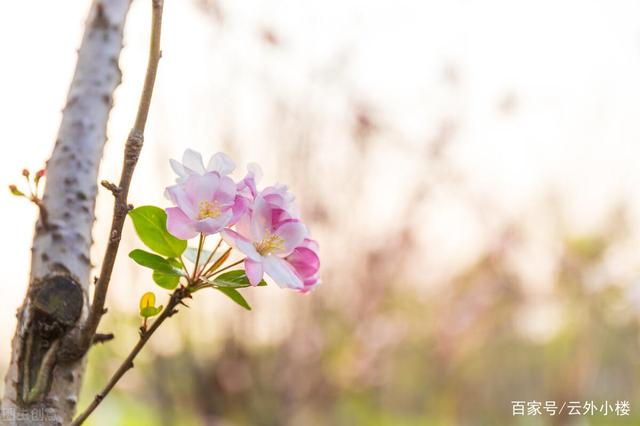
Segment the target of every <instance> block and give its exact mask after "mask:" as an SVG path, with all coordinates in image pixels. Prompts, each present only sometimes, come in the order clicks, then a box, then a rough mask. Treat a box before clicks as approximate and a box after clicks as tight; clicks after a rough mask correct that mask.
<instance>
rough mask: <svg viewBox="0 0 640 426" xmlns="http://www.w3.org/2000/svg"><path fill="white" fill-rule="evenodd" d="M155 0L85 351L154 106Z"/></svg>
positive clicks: (158, 5) (159, 4)
mask: <svg viewBox="0 0 640 426" xmlns="http://www.w3.org/2000/svg"><path fill="white" fill-rule="evenodd" d="M151 3H152V18H151V20H152V23H151V43H150V46H149V62H148V64H147V74H146V76H145V81H144V87H143V89H142V94H141V96H140V104H139V105H138V113H137V115H136V120H135V123H134V125H133V128H132V129H131V132H130V133H129V137H128V138H127V142H126V145H125V152H124V164H123V167H122V175H121V176H120V183H119V184H118V186H117V188H113V187H112V188H109V189H110V190H111V192H112V193H113V194H114V196H115V202H114V208H113V221H112V223H111V231H110V232H109V242H108V245H107V249H106V251H105V254H104V259H103V261H102V267H101V270H100V275H99V277H98V281H97V283H96V288H95V292H94V294H93V302H92V304H91V310H90V312H89V316H88V318H87V320H86V322H85V323H84V326H83V327H82V329H81V331H80V336H79V342H77V346H78V349H79V353H82V354H84V352H86V351H87V350H88V349H89V347H90V346H91V342H92V341H93V336H94V334H95V333H96V330H97V329H98V324H99V323H100V319H101V318H102V315H103V312H104V303H105V300H106V296H107V290H108V289H109V281H110V280H111V273H112V271H113V265H114V263H115V260H116V255H117V254H118V247H119V245H120V238H121V235H122V227H123V226H124V222H125V219H126V217H127V213H128V211H129V207H128V204H127V195H128V194H129V185H130V184H131V177H132V176H133V171H134V169H135V167H136V163H137V162H138V157H139V156H140V150H141V149H142V144H143V141H144V129H145V126H146V123H147V116H148V115H149V107H150V105H151V97H152V94H153V86H154V83H155V80H156V73H157V70H158V62H159V61H160V56H161V51H160V34H161V29H162V8H163V0H151Z"/></svg>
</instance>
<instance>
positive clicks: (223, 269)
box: [210, 259, 244, 276]
mask: <svg viewBox="0 0 640 426" xmlns="http://www.w3.org/2000/svg"><path fill="white" fill-rule="evenodd" d="M242 262H244V259H240V260H238V261H237V262H233V263H232V264H230V265H227V266H225V267H224V268H222V269H218V270H217V271H213V272H212V273H211V275H210V276H214V275H217V274H219V273H220V272H224V271H226V270H227V269H229V268H233V267H234V266H236V265H239V264H241V263H242Z"/></svg>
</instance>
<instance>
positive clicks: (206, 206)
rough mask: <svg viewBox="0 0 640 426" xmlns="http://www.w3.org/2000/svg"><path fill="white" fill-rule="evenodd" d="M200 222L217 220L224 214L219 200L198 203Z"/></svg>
mask: <svg viewBox="0 0 640 426" xmlns="http://www.w3.org/2000/svg"><path fill="white" fill-rule="evenodd" d="M198 208H199V211H198V220H202V219H207V218H212V219H215V218H217V217H218V216H220V214H221V213H222V209H221V208H220V203H218V201H217V200H214V201H213V202H211V201H206V200H204V201H200V202H199V203H198Z"/></svg>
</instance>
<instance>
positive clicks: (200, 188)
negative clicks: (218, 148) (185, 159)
mask: <svg viewBox="0 0 640 426" xmlns="http://www.w3.org/2000/svg"><path fill="white" fill-rule="evenodd" d="M219 184H220V175H219V174H218V173H215V172H211V173H207V174H205V175H202V176H200V175H192V176H190V177H189V179H188V180H187V181H186V182H185V185H184V190H185V192H186V193H187V194H188V195H189V198H190V199H191V201H192V203H193V204H194V205H196V206H197V205H198V204H199V203H200V202H201V201H213V195H214V194H215V193H216V191H217V189H218V185H219Z"/></svg>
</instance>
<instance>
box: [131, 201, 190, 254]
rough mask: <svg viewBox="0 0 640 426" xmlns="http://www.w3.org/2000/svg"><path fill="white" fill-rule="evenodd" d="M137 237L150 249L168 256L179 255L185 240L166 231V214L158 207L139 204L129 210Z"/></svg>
mask: <svg viewBox="0 0 640 426" xmlns="http://www.w3.org/2000/svg"><path fill="white" fill-rule="evenodd" d="M129 217H131V220H132V221H133V226H134V228H135V229H136V233H137V234H138V237H140V239H141V240H142V242H143V243H144V244H145V245H146V246H147V247H149V248H150V249H151V250H153V251H155V252H156V253H158V254H161V255H163V256H168V257H179V256H180V255H181V254H182V253H183V252H184V250H185V249H186V248H187V242H186V241H184V240H180V239H178V238H176V237H174V236H173V235H171V234H170V233H169V231H167V214H166V213H165V212H164V210H162V209H161V208H160V207H156V206H141V207H137V208H135V209H133V210H131V211H130V212H129Z"/></svg>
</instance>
